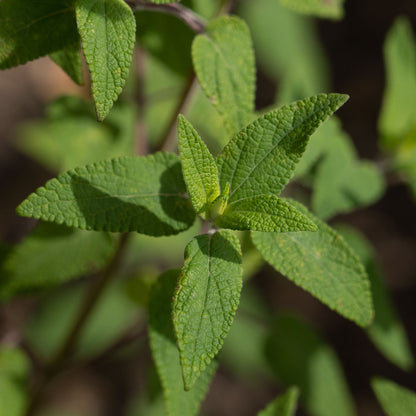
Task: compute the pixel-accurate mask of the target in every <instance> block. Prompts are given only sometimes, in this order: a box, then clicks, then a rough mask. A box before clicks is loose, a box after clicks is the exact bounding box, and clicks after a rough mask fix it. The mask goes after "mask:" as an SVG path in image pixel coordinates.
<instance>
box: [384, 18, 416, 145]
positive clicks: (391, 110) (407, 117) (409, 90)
mask: <svg viewBox="0 0 416 416" xmlns="http://www.w3.org/2000/svg"><path fill="white" fill-rule="evenodd" d="M384 60H385V66H386V88H385V91H384V96H383V104H382V108H381V112H380V116H379V120H378V128H379V131H380V133H381V136H382V137H381V139H382V140H381V144H382V145H383V146H384V148H386V149H388V150H395V149H397V147H399V146H400V144H401V142H402V141H403V140H404V139H405V138H406V136H407V135H408V134H409V132H410V131H411V130H414V129H415V128H416V42H415V38H414V35H413V32H412V26H411V24H410V22H409V21H408V20H407V19H406V18H404V17H399V18H398V19H396V21H395V23H394V25H393V26H392V28H391V29H390V31H389V32H388V34H387V37H386V40H385V43H384ZM415 136H416V135H415Z"/></svg>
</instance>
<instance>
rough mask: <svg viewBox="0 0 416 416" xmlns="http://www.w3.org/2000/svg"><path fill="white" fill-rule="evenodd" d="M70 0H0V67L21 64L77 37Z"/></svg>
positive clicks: (60, 47)
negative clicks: (35, 0)
mask: <svg viewBox="0 0 416 416" xmlns="http://www.w3.org/2000/svg"><path fill="white" fill-rule="evenodd" d="M73 3H74V1H73V0H42V1H41V2H34V1H26V0H2V1H1V2H0V69H6V68H11V67H13V66H17V65H21V64H24V63H26V62H28V61H32V60H33V59H36V58H39V57H41V56H45V55H48V54H50V53H52V52H56V51H59V50H61V49H63V48H66V47H68V46H70V45H72V44H74V43H75V42H77V41H78V40H79V35H78V32H77V27H76V22H75V10H74V5H73Z"/></svg>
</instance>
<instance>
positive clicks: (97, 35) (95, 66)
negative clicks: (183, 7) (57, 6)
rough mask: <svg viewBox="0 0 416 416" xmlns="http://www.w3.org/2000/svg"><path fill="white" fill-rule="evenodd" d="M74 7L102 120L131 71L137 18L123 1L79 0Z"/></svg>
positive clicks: (98, 115) (96, 103)
mask: <svg viewBox="0 0 416 416" xmlns="http://www.w3.org/2000/svg"><path fill="white" fill-rule="evenodd" d="M75 9H76V16H77V24H78V30H79V33H80V35H81V40H82V49H83V51H84V55H85V59H86V61H87V63H88V67H89V70H90V72H91V79H92V94H93V97H94V101H95V108H96V112H97V117H98V119H99V120H101V121H102V120H104V118H105V117H106V116H107V114H108V112H109V111H110V109H111V107H112V106H113V103H114V101H116V100H117V98H118V96H119V94H120V93H121V90H122V89H123V86H124V84H125V82H126V79H127V76H128V74H129V69H130V64H131V61H132V56H133V47H134V42H135V39H136V20H135V18H134V15H133V12H132V11H131V9H130V7H129V6H128V5H127V4H126V3H125V2H124V1H123V0H98V1H97V0H76V3H75Z"/></svg>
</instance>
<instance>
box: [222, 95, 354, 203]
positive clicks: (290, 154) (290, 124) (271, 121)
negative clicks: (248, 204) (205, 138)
mask: <svg viewBox="0 0 416 416" xmlns="http://www.w3.org/2000/svg"><path fill="white" fill-rule="evenodd" d="M347 98H348V97H347V96H346V95H341V94H329V95H325V94H320V95H317V96H314V97H310V98H306V99H304V100H301V101H297V102H295V103H292V104H290V105H285V106H282V107H280V108H279V109H277V110H274V111H271V112H270V113H267V114H265V115H263V116H262V117H259V118H258V119H257V120H256V121H254V122H253V123H251V124H249V125H248V126H247V127H245V128H244V129H243V130H242V131H241V132H240V133H239V134H238V135H237V136H235V137H234V138H233V139H232V140H231V141H230V142H229V143H228V144H227V146H225V148H224V150H223V152H222V153H221V154H220V155H219V156H218V159H217V163H218V170H219V172H220V186H221V189H224V187H225V185H226V184H227V183H228V184H229V185H230V194H229V202H236V201H239V200H241V199H244V198H248V197H253V196H257V195H265V194H266V195H268V194H273V195H276V196H277V195H279V193H280V192H281V190H282V189H283V187H284V186H285V185H286V183H287V182H288V181H289V179H290V178H291V176H292V175H293V171H294V169H295V166H296V164H297V163H298V161H299V159H300V157H301V156H302V154H303V152H304V150H305V147H306V144H307V142H308V139H309V137H310V135H311V134H312V133H313V132H314V131H315V130H316V129H317V128H318V126H319V125H320V124H321V123H322V122H323V121H324V120H326V119H327V118H328V117H329V116H330V115H331V114H332V113H333V112H334V111H335V110H336V109H337V108H339V107H340V106H341V105H342V104H343V103H344V102H345V101H346V100H347Z"/></svg>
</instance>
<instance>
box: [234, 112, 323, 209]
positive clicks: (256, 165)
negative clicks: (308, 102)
mask: <svg viewBox="0 0 416 416" xmlns="http://www.w3.org/2000/svg"><path fill="white" fill-rule="evenodd" d="M321 110H322V107H319V108H317V109H315V110H314V111H313V112H312V113H310V115H309V116H308V117H306V118H305V119H303V120H302V122H301V123H299V124H297V125H295V126H293V127H292V128H291V129H290V130H289V131H288V132H287V133H286V134H285V135H284V136H282V137H281V139H280V140H279V141H278V142H277V143H276V144H275V145H274V146H273V147H272V148H271V149H270V150H269V151H268V152H267V153H266V154H265V155H264V156H263V158H261V159H260V161H259V162H257V163H256V164H255V165H254V166H253V168H252V169H251V170H250V172H249V173H248V175H247V176H246V177H245V179H244V180H243V181H242V182H240V184H239V185H238V186H237V187H236V188H235V189H234V190H233V191H232V192H231V193H230V196H229V199H231V198H232V196H233V195H234V193H235V192H237V190H238V189H239V188H240V187H241V186H242V185H243V184H244V183H245V182H247V181H248V179H249V178H250V176H251V175H252V173H253V172H254V171H255V170H256V169H257V168H258V167H259V166H260V164H261V163H263V161H264V160H265V159H266V158H267V157H268V156H269V155H270V153H272V152H273V151H274V150H275V149H276V147H277V146H279V144H281V143H282V141H283V140H285V139H286V138H287V136H288V135H290V134H291V133H293V131H294V130H295V129H297V128H298V127H300V126H301V125H302V124H305V123H306V122H307V121H308V120H309V119H310V118H312V117H313V116H314V115H315V114H316V113H317V112H318V111H321ZM276 130H277V126H275V132H276ZM274 135H275V133H273V136H274ZM247 138H248V136H247ZM246 141H247V140H245V142H246ZM241 155H242V152H240V155H239V158H238V162H237V164H236V168H237V167H238V165H239V163H240V160H241ZM236 171H237V169H234V171H233V176H232V178H231V182H230V183H231V186H230V188H231V187H232V183H233V181H234V177H235V172H236ZM292 173H293V172H292ZM240 200H241V199H237V200H235V201H232V202H238V201H240Z"/></svg>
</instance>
